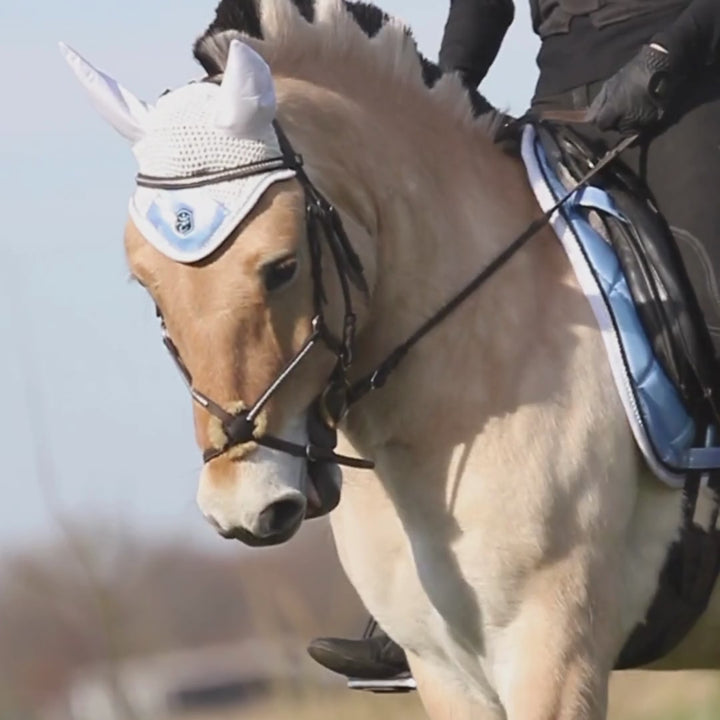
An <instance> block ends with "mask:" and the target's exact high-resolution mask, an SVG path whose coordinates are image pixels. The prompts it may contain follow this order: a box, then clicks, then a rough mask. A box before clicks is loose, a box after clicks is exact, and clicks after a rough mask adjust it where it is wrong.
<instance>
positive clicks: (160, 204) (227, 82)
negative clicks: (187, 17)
mask: <svg viewBox="0 0 720 720" xmlns="http://www.w3.org/2000/svg"><path fill="white" fill-rule="evenodd" d="M60 47H61V51H62V53H63V55H64V57H65V59H66V60H67V62H68V64H69V65H70V67H71V68H72V70H73V72H74V73H75V75H76V76H77V77H78V79H79V80H80V82H81V83H82V85H83V86H84V87H85V89H86V90H87V91H88V93H89V95H90V97H91V99H92V100H93V103H94V104H95V106H96V108H97V109H98V110H99V112H100V113H101V115H103V117H105V119H106V120H108V121H109V122H110V124H111V125H113V127H115V129H116V130H118V132H120V133H121V134H122V135H123V136H124V137H126V138H127V139H128V140H130V142H131V143H132V144H133V153H134V154H135V157H136V158H137V160H138V164H139V167H140V173H141V174H142V175H145V176H152V177H155V178H163V179H168V180H170V181H172V180H175V179H181V178H189V177H195V176H202V175H203V174H206V173H218V172H219V173H222V171H225V170H234V169H238V168H242V167H245V166H247V165H252V164H254V163H259V162H263V161H267V160H270V159H277V158H279V157H281V155H282V153H281V151H280V146H279V142H278V138H277V134H276V133H275V129H274V128H273V125H272V122H273V120H274V118H275V113H276V109H277V107H276V97H275V87H274V83H273V79H272V74H271V72H270V68H269V67H268V65H267V63H266V62H265V61H264V60H263V59H262V57H261V56H260V55H259V54H258V53H257V52H255V51H254V50H253V49H252V48H251V47H249V46H248V45H245V44H244V43H242V42H240V41H239V40H237V39H233V41H232V42H231V44H230V48H229V52H228V59H227V65H226V69H225V73H224V75H223V80H222V83H221V84H220V86H218V85H215V84H213V83H191V84H190V85H186V86H183V87H181V88H178V89H177V90H174V91H171V92H169V93H166V94H165V95H163V96H162V97H161V98H160V99H159V100H158V101H157V103H156V104H155V106H148V105H147V104H146V103H144V102H142V101H141V100H139V99H138V98H136V97H135V96H134V95H133V94H132V93H130V92H129V91H128V90H126V89H125V88H124V87H122V85H120V84H119V83H118V82H117V81H116V80H114V79H113V78H111V77H109V76H108V75H106V74H104V73H102V72H101V71H99V70H97V69H96V68H94V67H93V66H92V65H91V64H90V63H89V62H87V60H85V59H84V58H82V57H81V56H80V55H79V54H78V53H76V52H75V51H74V50H71V49H70V48H69V47H67V46H66V45H62V44H61V46H60ZM294 175H295V172H294V170H291V169H289V168H286V167H283V168H280V169H275V170H270V171H267V172H261V173H258V174H256V175H251V176H249V177H242V178H237V179H234V180H227V181H224V182H221V181H217V182H213V183H208V184H204V185H201V186H200V187H194V188H187V189H174V188H173V189H162V188H148V187H141V186H138V187H137V189H136V191H135V193H134V195H133V197H132V198H131V200H130V217H131V219H132V221H133V222H134V224H135V225H136V226H137V228H138V230H139V231H140V232H141V233H142V234H143V236H144V237H145V239H146V240H147V241H148V242H149V243H150V244H151V245H153V246H154V247H155V248H156V249H157V250H159V251H160V252H162V253H163V254H164V255H166V256H167V257H169V258H171V259H172V260H175V261H177V262H183V263H192V262H197V261H198V260H202V259H204V258H206V257H208V256H209V255H210V254H211V253H213V252H214V251H215V250H217V249H218V248H219V247H220V246H221V245H222V243H224V242H225V241H226V240H227V239H228V238H229V237H230V236H231V235H232V233H233V231H234V230H235V229H236V228H237V227H238V225H239V224H240V223H241V222H242V221H243V220H244V219H245V218H246V217H247V215H248V214H249V213H250V212H251V211H252V209H253V208H254V207H255V206H256V205H257V203H258V201H259V200H260V198H261V197H262V195H263V194H264V193H265V191H266V190H267V188H268V187H270V185H272V184H273V183H275V182H278V181H281V180H286V179H289V178H291V177H293V176H294ZM169 184H171V183H169Z"/></svg>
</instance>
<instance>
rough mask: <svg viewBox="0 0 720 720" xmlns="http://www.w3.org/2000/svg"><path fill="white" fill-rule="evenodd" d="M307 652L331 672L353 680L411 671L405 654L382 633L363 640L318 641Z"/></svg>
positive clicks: (379, 632)
mask: <svg viewBox="0 0 720 720" xmlns="http://www.w3.org/2000/svg"><path fill="white" fill-rule="evenodd" d="M307 650H308V653H309V655H310V657H311V658H312V659H313V660H315V661H316V662H318V663H320V664H321V665H322V666H324V667H326V668H328V670H332V671H333V672H336V673H339V674H340V675H346V676H347V677H350V678H363V679H368V680H386V679H389V678H393V677H395V676H397V675H400V674H402V673H408V672H410V668H409V667H408V663H407V659H406V657H405V652H404V651H403V649H402V648H401V647H400V646H399V645H398V644H397V643H395V642H393V641H392V640H391V639H390V638H389V637H388V636H387V635H386V634H385V633H384V632H382V630H378V632H377V633H376V634H374V635H371V636H370V637H364V638H362V639H361V640H344V639H341V638H317V639H315V640H313V641H312V642H311V643H310V645H309V646H308V649H307Z"/></svg>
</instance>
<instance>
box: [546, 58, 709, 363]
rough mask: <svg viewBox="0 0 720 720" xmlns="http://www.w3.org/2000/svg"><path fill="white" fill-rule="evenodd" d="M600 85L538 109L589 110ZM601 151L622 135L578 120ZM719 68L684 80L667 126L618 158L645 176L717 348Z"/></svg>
mask: <svg viewBox="0 0 720 720" xmlns="http://www.w3.org/2000/svg"><path fill="white" fill-rule="evenodd" d="M601 86H602V82H596V83H592V84H591V85H588V86H582V87H579V88H575V89H573V90H569V91H567V92H565V93H562V94H561V95H558V96H555V97H552V98H536V99H535V100H534V101H533V107H534V108H535V109H539V110H543V109H549V108H557V109H563V110H565V109H571V110H584V109H586V108H587V106H588V105H589V103H590V102H591V101H592V99H593V97H594V95H595V94H596V93H597V91H598V90H599V89H600V87H601ZM575 127H576V130H577V131H578V132H579V133H580V135H582V136H584V137H585V138H586V139H587V140H589V141H590V142H592V143H594V144H595V146H596V149H597V150H598V151H600V152H601V151H602V150H604V149H607V148H609V147H612V146H614V145H615V144H617V142H618V141H619V139H620V137H621V136H620V135H619V134H617V133H614V132H605V133H602V132H601V131H600V130H598V129H597V128H595V127H594V126H591V125H578V126H575ZM718 137H720V73H718V71H717V69H715V70H714V71H708V72H707V73H706V74H705V75H703V76H701V77H699V78H698V79H696V80H694V81H693V82H691V83H687V84H686V86H685V88H684V92H683V95H682V97H681V98H680V100H679V101H678V105H677V107H676V108H674V109H673V111H672V113H671V114H669V116H668V118H667V121H666V123H665V125H664V127H663V128H662V129H661V130H660V131H659V132H657V133H656V134H655V135H648V137H647V139H644V140H642V141H641V142H640V143H638V144H637V145H636V146H634V147H632V148H630V149H629V150H626V151H625V153H623V156H622V158H621V161H622V162H624V163H625V164H626V165H627V166H628V167H630V168H631V169H632V170H634V171H635V172H636V173H637V174H638V175H639V176H640V177H641V178H643V180H644V181H645V183H646V184H647V186H648V188H649V189H650V192H651V194H652V196H653V198H654V200H655V203H656V205H657V208H658V210H659V211H660V213H661V214H662V215H663V217H664V218H665V220H666V222H667V224H668V225H669V226H670V229H671V230H672V232H673V235H674V236H675V239H676V241H677V244H678V247H679V250H680V253H681V255H682V257H683V261H684V263H685V266H686V268H687V271H688V275H689V276H690V280H691V282H692V284H693V287H694V290H695V293H696V295H697V298H698V302H699V305H700V309H701V310H702V313H703V315H704V317H705V321H706V323H707V325H708V329H709V330H710V335H711V337H712V340H713V344H714V345H715V351H716V355H718V356H720V237H718V236H719V235H720V203H718V202H717V199H716V194H717V188H718V187H720V146H719V145H718V142H717V138H718Z"/></svg>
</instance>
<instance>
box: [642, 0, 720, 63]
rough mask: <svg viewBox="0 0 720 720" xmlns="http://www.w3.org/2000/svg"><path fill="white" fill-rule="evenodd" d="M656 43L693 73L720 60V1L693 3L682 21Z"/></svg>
mask: <svg viewBox="0 0 720 720" xmlns="http://www.w3.org/2000/svg"><path fill="white" fill-rule="evenodd" d="M653 40H654V41H655V42H657V43H659V44H660V45H662V46H663V47H664V48H666V49H667V50H668V51H669V52H670V54H671V55H673V56H675V57H676V58H678V60H679V61H680V62H681V63H682V65H683V66H685V67H686V68H687V69H689V70H691V71H692V70H693V69H699V68H702V67H704V66H706V65H710V64H711V63H715V62H719V61H720V2H719V1H718V0H693V1H692V2H691V3H690V4H689V5H688V7H687V8H685V10H684V11H683V12H682V13H681V15H680V16H679V17H678V19H677V20H676V21H675V22H674V23H673V24H672V25H671V26H670V27H669V28H667V29H665V30H664V31H662V32H660V33H658V34H657V35H656V36H655V37H654V38H653Z"/></svg>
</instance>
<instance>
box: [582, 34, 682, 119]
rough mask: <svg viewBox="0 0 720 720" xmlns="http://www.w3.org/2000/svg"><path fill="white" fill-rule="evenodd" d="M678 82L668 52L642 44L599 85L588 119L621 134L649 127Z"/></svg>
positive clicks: (663, 111) (667, 104) (662, 113)
mask: <svg viewBox="0 0 720 720" xmlns="http://www.w3.org/2000/svg"><path fill="white" fill-rule="evenodd" d="M678 84H679V77H678V75H677V73H676V72H675V71H674V69H673V63H672V59H671V57H670V55H669V54H668V53H667V52H664V51H663V50H661V49H658V46H652V45H644V46H643V48H642V49H641V50H640V52H639V53H638V54H637V55H636V56H635V57H634V58H633V59H632V60H630V62H628V63H627V64H626V65H624V66H623V67H622V68H620V70H618V72H616V73H615V75H613V76H612V77H611V78H610V79H609V80H608V81H607V82H606V83H605V84H604V85H603V86H602V88H601V89H600V92H599V93H598V95H597V97H596V98H595V100H594V101H593V103H592V105H590V108H589V109H588V112H587V116H586V117H587V120H588V121H590V122H594V123H595V124H596V125H597V126H598V127H599V128H600V129H601V130H610V129H613V130H619V131H620V132H623V133H629V132H633V131H639V130H643V129H647V128H650V127H652V126H653V125H657V124H658V123H659V122H660V121H661V120H662V119H663V117H664V115H665V112H666V110H667V108H668V106H669V104H670V102H671V101H672V96H673V95H674V92H675V90H676V89H677V87H678Z"/></svg>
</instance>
